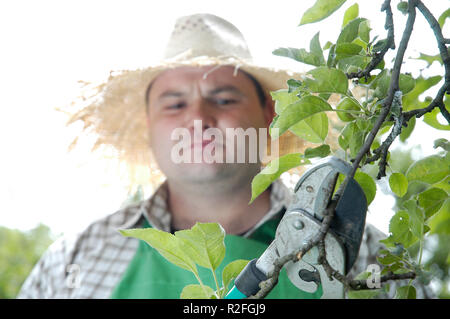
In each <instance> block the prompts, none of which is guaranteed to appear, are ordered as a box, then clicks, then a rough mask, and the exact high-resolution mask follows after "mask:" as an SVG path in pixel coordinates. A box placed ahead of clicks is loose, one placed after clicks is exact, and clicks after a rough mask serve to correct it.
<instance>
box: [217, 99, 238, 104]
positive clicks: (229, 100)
mask: <svg viewBox="0 0 450 319" xmlns="http://www.w3.org/2000/svg"><path fill="white" fill-rule="evenodd" d="M236 102H237V101H236V100H234V99H216V100H215V103H216V104H218V105H227V104H233V103H236Z"/></svg>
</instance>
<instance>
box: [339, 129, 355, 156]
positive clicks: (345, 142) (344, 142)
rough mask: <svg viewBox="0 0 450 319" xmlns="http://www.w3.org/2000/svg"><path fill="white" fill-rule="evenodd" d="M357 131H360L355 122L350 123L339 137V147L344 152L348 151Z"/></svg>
mask: <svg viewBox="0 0 450 319" xmlns="http://www.w3.org/2000/svg"><path fill="white" fill-rule="evenodd" d="M355 131H358V127H357V125H356V123H355V122H350V123H348V124H347V125H346V126H344V129H343V130H342V131H341V134H340V135H339V137H338V143H339V146H340V147H342V149H343V150H346V149H348V147H349V145H350V140H351V139H352V136H353V135H354V132H355Z"/></svg>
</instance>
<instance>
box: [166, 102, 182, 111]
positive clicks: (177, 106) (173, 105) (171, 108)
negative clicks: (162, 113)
mask: <svg viewBox="0 0 450 319" xmlns="http://www.w3.org/2000/svg"><path fill="white" fill-rule="evenodd" d="M185 106H186V103H176V104H171V105H169V106H167V107H166V109H170V110H179V109H182V108H183V107H185Z"/></svg>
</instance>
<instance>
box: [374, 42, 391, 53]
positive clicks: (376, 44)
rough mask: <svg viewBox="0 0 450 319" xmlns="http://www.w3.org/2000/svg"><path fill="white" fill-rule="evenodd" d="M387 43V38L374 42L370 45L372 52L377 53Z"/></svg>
mask: <svg viewBox="0 0 450 319" xmlns="http://www.w3.org/2000/svg"><path fill="white" fill-rule="evenodd" d="M386 43H387V39H382V40H379V41H377V43H375V44H374V45H373V47H372V52H373V53H377V52H380V51H381V50H383V49H384V47H385V46H386Z"/></svg>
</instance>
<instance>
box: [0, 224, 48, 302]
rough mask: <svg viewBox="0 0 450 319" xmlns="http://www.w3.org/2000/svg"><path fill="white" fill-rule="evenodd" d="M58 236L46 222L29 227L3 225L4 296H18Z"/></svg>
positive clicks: (0, 279)
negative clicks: (30, 274) (12, 227)
mask: <svg viewBox="0 0 450 319" xmlns="http://www.w3.org/2000/svg"><path fill="white" fill-rule="evenodd" d="M54 240H55V238H54V236H53V235H52V233H51V231H50V228H49V227H48V226H45V225H43V224H40V225H38V226H37V227H35V228H34V229H31V230H29V231H20V230H17V229H9V228H6V227H0V299H11V298H15V297H16V296H17V294H18V292H19V290H20V287H21V286H22V284H23V282H24V281H25V279H26V278H27V276H28V275H29V273H30V272H31V270H32V269H33V266H34V265H35V264H36V263H37V262H38V260H39V258H40V257H41V256H42V254H43V253H44V251H45V250H46V249H47V248H48V246H49V245H50V244H51V243H52V242H53V241H54Z"/></svg>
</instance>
